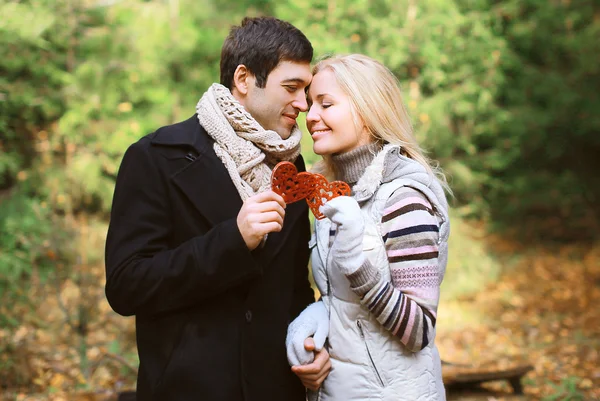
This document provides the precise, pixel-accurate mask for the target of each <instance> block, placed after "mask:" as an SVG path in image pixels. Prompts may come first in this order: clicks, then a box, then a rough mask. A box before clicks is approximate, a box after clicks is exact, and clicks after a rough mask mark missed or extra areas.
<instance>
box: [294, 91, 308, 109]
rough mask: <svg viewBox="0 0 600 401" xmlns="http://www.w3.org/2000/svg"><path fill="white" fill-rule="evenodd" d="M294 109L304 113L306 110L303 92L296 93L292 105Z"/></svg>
mask: <svg viewBox="0 0 600 401" xmlns="http://www.w3.org/2000/svg"><path fill="white" fill-rule="evenodd" d="M292 106H294V107H295V108H296V109H298V110H300V111H302V112H305V111H306V110H308V103H307V102H306V94H305V93H304V92H303V91H298V94H297V95H296V99H294V103H292Z"/></svg>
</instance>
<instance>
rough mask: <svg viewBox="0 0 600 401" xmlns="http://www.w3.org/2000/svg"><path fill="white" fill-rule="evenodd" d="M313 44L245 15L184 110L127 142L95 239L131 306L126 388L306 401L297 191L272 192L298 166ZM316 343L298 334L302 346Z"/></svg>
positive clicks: (148, 395)
mask: <svg viewBox="0 0 600 401" xmlns="http://www.w3.org/2000/svg"><path fill="white" fill-rule="evenodd" d="M312 56H313V49H312V46H311V44H310V42H309V41H308V39H306V37H305V36H304V34H302V32H300V31H299V30H298V29H296V28H295V27H293V26H292V25H290V24H289V23H287V22H283V21H280V20H277V19H274V18H267V17H262V18H252V19H251V18H246V19H244V20H243V21H242V24H241V26H239V27H233V28H232V30H231V32H230V34H229V36H228V37H227V39H226V40H225V42H224V45H223V48H222V53H221V84H222V85H219V84H213V85H212V86H211V87H210V88H209V90H208V91H207V92H206V93H205V94H204V95H203V96H202V98H201V100H200V101H199V102H198V105H197V106H196V111H197V113H196V115H194V116H193V117H192V118H190V119H188V120H187V121H183V122H181V123H178V124H174V125H171V126H167V127H163V128H160V129H159V130H157V131H156V132H154V133H153V134H150V135H148V136H146V137H144V138H142V139H141V140H139V141H138V142H137V143H135V144H133V145H132V146H130V147H129V149H128V150H127V152H126V153H125V156H124V158H123V162H122V164H121V168H120V170H119V175H118V178H117V183H116V187H115V194H114V200H113V206H112V212H111V221H110V226H109V230H108V236H107V241H106V296H107V298H108V301H109V303H110V305H111V306H112V308H113V309H114V310H115V311H116V312H117V313H120V314H122V315H125V316H130V315H135V316H136V331H137V345H138V352H139V357H140V369H139V374H138V382H137V399H138V400H141V401H146V400H160V401H164V400H168V401H178V400H211V401H221V400H222V401H238V400H246V401H259V400H260V401H265V400H286V401H288V400H291V401H293V400H305V389H304V386H303V385H302V384H304V385H305V386H306V387H309V388H316V387H318V386H319V385H320V383H321V382H322V381H323V380H324V378H325V376H326V375H327V373H328V370H329V368H330V364H329V360H328V359H329V356H328V354H327V352H326V351H324V350H323V351H320V352H316V354H315V359H314V362H312V363H311V364H308V365H305V366H296V367H294V373H296V375H298V377H299V378H300V380H298V378H297V377H296V376H294V373H292V371H291V370H290V367H289V366H288V364H287V361H286V351H285V337H286V330H287V326H288V324H289V322H291V321H292V320H294V318H295V317H296V316H297V315H298V314H299V313H300V312H301V311H302V310H303V309H304V308H305V307H306V306H307V304H309V303H310V302H311V301H313V300H314V299H313V292H312V290H311V288H310V286H309V283H308V279H307V275H308V270H307V262H308V256H309V255H308V239H309V235H310V234H309V220H308V211H307V206H306V204H305V203H304V202H297V203H294V204H291V205H287V206H286V205H285V203H284V201H283V199H282V198H281V197H280V196H279V195H277V194H275V193H274V192H272V191H270V174H271V171H272V168H273V166H274V165H275V164H276V163H277V162H279V161H282V160H288V161H291V162H294V163H295V164H296V166H297V168H298V170H299V171H303V170H304V169H305V167H304V162H303V160H302V157H301V156H300V155H299V142H300V136H301V134H300V131H299V129H298V127H297V125H296V117H297V116H298V113H299V112H301V111H306V109H307V104H306V98H305V91H304V90H305V88H306V87H307V86H308V84H309V83H310V81H311V79H312V75H311V73H310V62H311V60H312ZM313 346H314V344H311V339H308V340H307V348H306V349H307V350H309V351H312V349H313V348H312V347H313Z"/></svg>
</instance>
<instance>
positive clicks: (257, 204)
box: [237, 191, 285, 251]
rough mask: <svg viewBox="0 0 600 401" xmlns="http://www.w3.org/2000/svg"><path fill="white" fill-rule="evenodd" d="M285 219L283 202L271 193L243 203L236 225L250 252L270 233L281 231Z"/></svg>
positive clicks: (265, 193)
mask: <svg viewBox="0 0 600 401" xmlns="http://www.w3.org/2000/svg"><path fill="white" fill-rule="evenodd" d="M284 217H285V201H284V200H283V198H282V197H281V196H280V195H278V194H276V193H275V192H273V191H266V192H261V193H259V194H256V195H254V196H252V197H250V198H248V199H246V201H245V202H244V205H243V206H242V208H241V209H240V212H239V213H238V216H237V225H238V229H239V230H240V233H241V234H242V238H243V239H244V242H245V243H246V246H247V247H248V249H250V250H251V251H252V250H253V249H255V248H256V247H257V246H258V245H259V244H260V241H262V239H263V237H264V236H265V235H266V234H268V233H271V232H277V231H281V229H282V227H283V218H284Z"/></svg>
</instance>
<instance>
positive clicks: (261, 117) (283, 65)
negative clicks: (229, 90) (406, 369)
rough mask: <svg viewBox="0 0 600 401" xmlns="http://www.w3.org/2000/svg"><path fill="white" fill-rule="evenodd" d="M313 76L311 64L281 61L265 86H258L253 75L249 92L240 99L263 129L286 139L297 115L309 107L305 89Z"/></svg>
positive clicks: (250, 78) (250, 79)
mask: <svg viewBox="0 0 600 401" xmlns="http://www.w3.org/2000/svg"><path fill="white" fill-rule="evenodd" d="M311 79H312V74H311V73H310V64H309V63H299V62H292V61H281V62H280V63H279V64H278V65H277V67H275V69H273V71H271V73H270V74H269V75H268V77H267V83H266V85H265V87H264V88H259V87H257V86H256V79H255V77H254V76H253V75H250V77H249V82H248V83H249V85H248V92H247V94H246V95H245V96H244V97H243V99H238V100H240V103H241V104H242V105H243V106H244V108H245V109H246V111H248V112H249V113H250V114H251V115H252V117H254V119H255V120H256V121H257V122H258V123H259V124H260V125H261V126H262V127H263V128H264V129H266V130H273V131H275V132H277V133H278V134H279V135H280V136H281V138H283V139H287V138H289V136H290V135H291V132H292V128H293V127H294V125H295V124H296V118H297V117H298V114H299V113H300V112H301V111H302V112H305V111H306V110H307V109H308V106H307V104H306V94H305V92H304V90H305V88H306V87H307V86H308V85H309V84H310V81H311Z"/></svg>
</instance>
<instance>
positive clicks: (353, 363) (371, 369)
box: [309, 145, 449, 401]
mask: <svg viewBox="0 0 600 401" xmlns="http://www.w3.org/2000/svg"><path fill="white" fill-rule="evenodd" d="M403 186H409V187H412V188H415V189H417V190H419V191H421V192H422V193H423V194H424V195H425V196H426V197H427V198H428V199H429V201H430V202H431V204H432V205H433V207H434V210H435V212H436V214H437V216H438V221H439V223H440V236H439V259H438V260H439V272H440V277H443V274H444V271H445V268H446V261H447V255H448V242H447V241H448V235H449V221H448V214H447V209H448V206H447V202H446V198H445V196H444V192H443V189H442V188H441V186H440V184H439V183H438V182H437V181H436V180H434V179H432V178H431V176H429V175H428V174H427V172H426V170H425V169H424V168H423V167H422V166H421V165H420V164H419V163H417V162H415V161H413V160H412V159H409V158H406V157H404V156H402V155H401V154H400V148H399V147H398V146H395V145H386V146H384V148H383V150H382V151H381V152H380V153H379V154H378V155H377V156H376V157H375V159H374V160H373V162H372V163H371V165H370V166H369V167H368V168H367V169H366V170H365V173H364V174H363V176H362V177H361V179H360V180H359V181H358V183H357V184H356V186H355V187H354V198H355V199H356V200H357V201H358V203H359V205H360V207H361V212H362V216H363V219H364V222H365V234H364V241H363V251H364V253H365V255H366V257H367V258H368V259H369V261H370V262H371V264H372V265H373V266H377V267H378V268H379V270H380V272H381V275H382V277H383V279H384V280H390V281H391V276H390V268H389V263H388V260H387V256H386V250H385V246H384V242H383V239H382V235H381V227H380V225H381V216H382V212H383V209H384V206H385V203H386V201H387V200H388V198H389V197H390V196H391V195H392V193H393V192H394V191H395V190H397V189H398V188H400V187H403ZM332 228H333V229H335V227H332V224H331V221H330V220H328V219H323V220H320V221H319V220H318V221H316V225H315V233H314V235H313V237H312V238H311V242H310V246H311V248H312V255H311V261H312V269H313V275H314V278H315V283H316V284H317V287H318V288H319V291H320V292H321V295H322V296H323V301H324V303H325V305H326V307H327V309H328V311H329V339H328V351H329V354H330V357H331V363H332V369H331V372H330V373H329V376H328V377H327V379H326V380H325V382H324V383H323V385H322V386H321V389H320V390H319V392H318V393H317V394H314V393H313V394H309V399H311V400H315V399H317V400H320V401H330V400H335V401H350V400H361V401H364V400H385V401H391V400H394V401H398V400H406V401H438V400H445V399H446V396H445V391H444V386H443V383H442V373H441V363H440V357H439V354H438V351H437V348H436V346H435V344H434V343H433V342H432V343H430V344H429V345H428V346H427V347H425V348H424V349H423V350H421V351H419V352H417V353H413V352H410V351H408V350H406V349H405V347H404V345H403V344H402V343H401V342H400V341H399V340H398V339H397V338H396V337H394V336H393V335H392V334H391V333H389V332H388V331H387V330H386V329H385V328H384V327H383V326H382V325H381V324H380V323H379V322H378V321H377V320H376V319H375V317H374V316H372V315H371V313H370V312H369V310H368V309H367V308H366V307H365V306H363V305H361V303H360V299H359V297H358V296H357V295H356V294H354V293H353V292H352V291H351V290H350V283H349V281H348V280H347V278H346V276H344V275H343V273H341V272H340V271H339V270H338V269H335V268H332V267H331V266H330V263H325V262H326V261H328V254H329V235H330V229H332ZM440 281H441V280H440Z"/></svg>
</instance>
